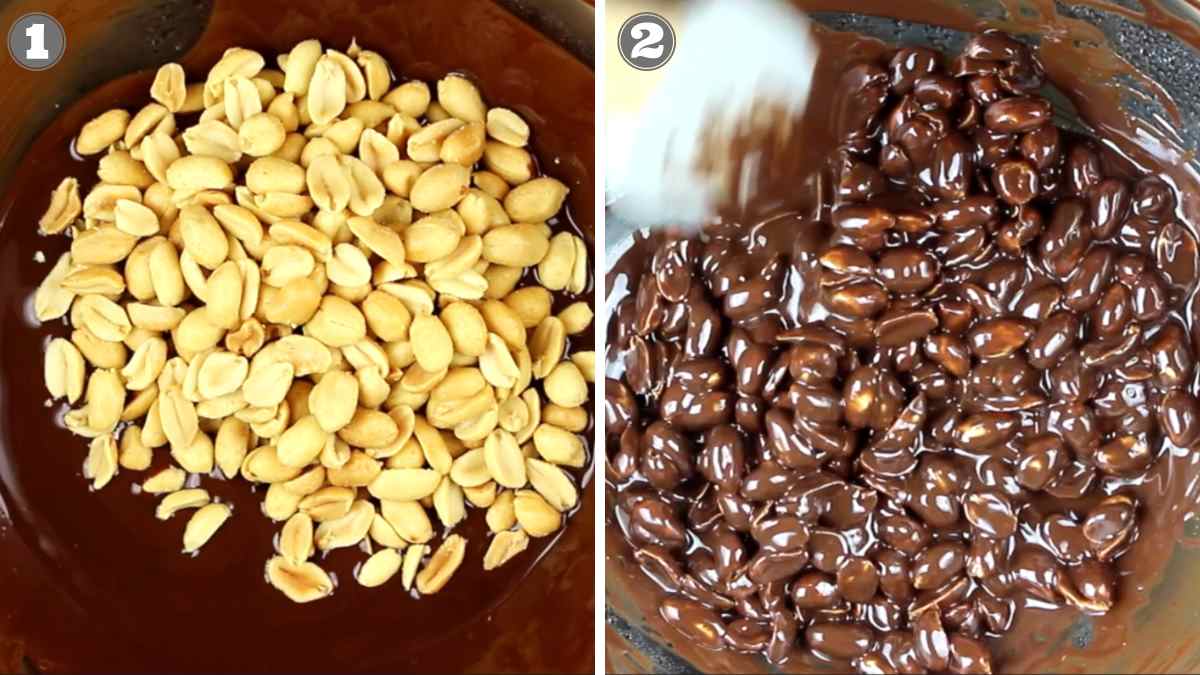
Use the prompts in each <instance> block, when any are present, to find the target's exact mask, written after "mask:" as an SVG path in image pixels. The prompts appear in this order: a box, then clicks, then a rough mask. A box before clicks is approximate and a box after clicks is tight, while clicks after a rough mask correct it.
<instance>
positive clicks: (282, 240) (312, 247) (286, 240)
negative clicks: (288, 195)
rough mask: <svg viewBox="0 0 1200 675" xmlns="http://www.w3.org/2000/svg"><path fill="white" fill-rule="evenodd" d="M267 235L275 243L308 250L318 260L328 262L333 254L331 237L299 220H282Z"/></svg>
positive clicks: (272, 226)
mask: <svg viewBox="0 0 1200 675" xmlns="http://www.w3.org/2000/svg"><path fill="white" fill-rule="evenodd" d="M267 234H268V235H269V236H270V237H271V241H272V242H274V243H277V244H282V245H285V246H287V245H295V246H300V247H302V248H304V249H307V250H308V251H309V252H310V253H312V255H313V257H314V258H316V259H317V260H327V259H328V258H329V256H330V255H332V254H333V241H332V240H331V239H330V238H329V235H327V234H325V233H324V232H322V231H321V230H318V229H317V228H315V227H313V226H311V225H307V224H305V223H302V222H300V221H298V220H281V221H279V222H277V223H275V224H273V225H271V227H270V229H269V230H267Z"/></svg>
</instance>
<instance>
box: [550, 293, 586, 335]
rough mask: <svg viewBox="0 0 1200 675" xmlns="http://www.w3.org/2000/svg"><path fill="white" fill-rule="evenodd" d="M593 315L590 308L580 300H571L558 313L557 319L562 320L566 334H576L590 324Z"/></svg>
mask: <svg viewBox="0 0 1200 675" xmlns="http://www.w3.org/2000/svg"><path fill="white" fill-rule="evenodd" d="M593 317H594V314H592V308H591V307H588V304H587V303H586V302H582V301H581V302H573V303H571V304H570V305H568V306H567V307H566V309H564V310H563V311H561V312H559V313H558V320H559V321H561V322H562V326H563V330H564V331H566V333H567V335H578V334H580V333H582V332H584V331H585V330H587V328H588V326H590V325H592V318H593Z"/></svg>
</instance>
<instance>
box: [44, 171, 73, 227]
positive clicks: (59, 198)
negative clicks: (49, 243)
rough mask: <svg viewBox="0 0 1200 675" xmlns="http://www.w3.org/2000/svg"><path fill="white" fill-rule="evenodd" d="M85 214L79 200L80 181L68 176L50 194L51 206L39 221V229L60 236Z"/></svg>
mask: <svg viewBox="0 0 1200 675" xmlns="http://www.w3.org/2000/svg"><path fill="white" fill-rule="evenodd" d="M82 212H83V205H82V202H80V200H79V181H78V180H76V179H75V178H73V177H70V176H68V177H67V178H64V179H62V181H61V182H60V183H59V184H58V186H57V187H55V188H54V191H53V192H51V193H50V205H49V206H48V207H46V212H45V213H43V214H42V217H41V218H40V219H39V220H38V229H40V230H41V232H42V233H43V234H58V233H59V232H62V231H63V230H65V229H67V226H68V225H70V224H71V223H73V222H75V219H76V218H78V217H79V214H80V213H82Z"/></svg>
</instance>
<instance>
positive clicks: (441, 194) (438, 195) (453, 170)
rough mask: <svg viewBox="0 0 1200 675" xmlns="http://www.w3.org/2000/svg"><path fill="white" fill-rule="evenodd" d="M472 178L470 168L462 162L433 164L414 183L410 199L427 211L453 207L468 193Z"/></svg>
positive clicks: (413, 203) (418, 208)
mask: <svg viewBox="0 0 1200 675" xmlns="http://www.w3.org/2000/svg"><path fill="white" fill-rule="evenodd" d="M470 180H471V171H470V169H469V168H467V167H465V166H462V165H460V164H438V165H435V166H432V167H430V168H429V169H426V170H425V172H424V173H422V174H421V175H420V176H419V177H418V178H417V180H416V182H415V183H414V184H413V186H412V190H411V192H410V194H409V201H411V202H412V205H413V208H415V209H417V210H418V211H424V212H425V213H434V212H435V211H442V210H445V209H449V208H453V207H454V205H455V204H457V203H458V202H459V200H461V199H462V198H463V196H464V195H465V194H467V189H468V184H469V183H470Z"/></svg>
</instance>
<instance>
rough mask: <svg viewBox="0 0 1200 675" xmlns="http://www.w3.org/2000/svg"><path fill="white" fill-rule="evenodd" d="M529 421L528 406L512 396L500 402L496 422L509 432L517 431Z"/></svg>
mask: <svg viewBox="0 0 1200 675" xmlns="http://www.w3.org/2000/svg"><path fill="white" fill-rule="evenodd" d="M528 423H529V406H528V405H526V404H525V401H523V400H521V398H520V397H517V396H514V397H512V398H509V399H508V400H506V401H504V402H503V403H501V404H500V410H499V412H498V415H497V424H498V425H499V426H500V428H501V429H503V430H505V431H507V432H509V433H513V434H515V433H517V432H519V431H520V430H521V429H524V428H525V426H526V425H527V424H528Z"/></svg>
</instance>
